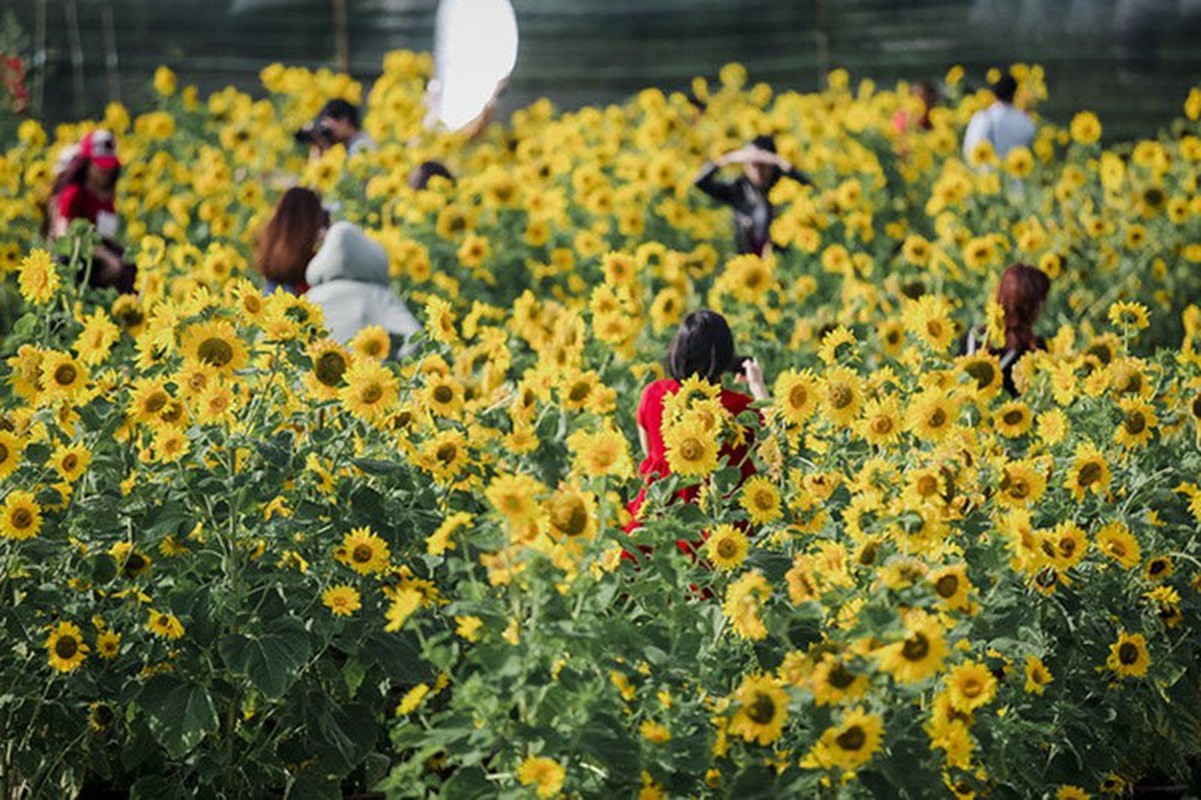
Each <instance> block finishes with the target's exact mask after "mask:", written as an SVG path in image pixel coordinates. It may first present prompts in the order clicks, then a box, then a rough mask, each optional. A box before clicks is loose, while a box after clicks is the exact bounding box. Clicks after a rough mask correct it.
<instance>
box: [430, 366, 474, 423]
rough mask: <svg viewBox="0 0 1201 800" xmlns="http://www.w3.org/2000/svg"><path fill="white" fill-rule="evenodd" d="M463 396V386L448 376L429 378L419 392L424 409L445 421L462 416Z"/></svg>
mask: <svg viewBox="0 0 1201 800" xmlns="http://www.w3.org/2000/svg"><path fill="white" fill-rule="evenodd" d="M465 396H466V390H465V389H464V387H463V384H462V383H460V382H459V381H458V380H457V379H455V378H454V377H452V376H450V375H431V376H429V377H428V379H427V380H426V384H425V388H424V389H423V390H422V392H421V397H422V399H423V400H424V402H425V407H426V408H427V409H429V410H430V411H432V412H433V413H435V414H437V415H438V416H440V417H443V418H446V419H458V418H459V417H460V416H461V415H462V412H463V401H464V399H465Z"/></svg>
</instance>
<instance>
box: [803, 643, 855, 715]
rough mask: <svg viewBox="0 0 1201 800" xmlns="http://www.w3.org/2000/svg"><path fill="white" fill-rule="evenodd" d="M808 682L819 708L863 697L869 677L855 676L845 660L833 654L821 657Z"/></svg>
mask: <svg viewBox="0 0 1201 800" xmlns="http://www.w3.org/2000/svg"><path fill="white" fill-rule="evenodd" d="M807 682H808V685H809V688H810V690H811V691H812V692H813V701H814V702H815V703H817V704H818V705H819V706H831V705H841V704H842V703H844V702H846V701H847V700H849V699H853V698H856V697H861V696H863V695H864V694H865V693H866V692H867V689H868V680H867V675H857V674H855V672H853V671H852V670H851V668H850V667H848V666H847V664H846V661H845V660H844V659H842V658H839V657H838V656H836V655H834V654H833V653H823V654H822V655H821V656H820V658H819V660H818V662H817V664H816V665H814V667H813V671H812V672H811V673H810V674H809V677H808V681H807Z"/></svg>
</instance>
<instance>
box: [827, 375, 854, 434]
mask: <svg viewBox="0 0 1201 800" xmlns="http://www.w3.org/2000/svg"><path fill="white" fill-rule="evenodd" d="M821 399H822V407H823V409H824V411H825V414H826V416H827V417H829V418H830V420H831V421H832V422H834V423H836V424H839V425H850V424H851V423H852V422H853V421H854V420H855V418H856V417H857V416H859V410H860V408H861V407H862V405H863V383H862V381H861V380H860V378H859V376H858V375H856V374H855V373H854V372H852V371H851V370H849V369H847V368H846V367H835V368H834V369H830V370H827V371H826V374H825V375H824V376H822V379H821Z"/></svg>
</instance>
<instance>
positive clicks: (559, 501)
mask: <svg viewBox="0 0 1201 800" xmlns="http://www.w3.org/2000/svg"><path fill="white" fill-rule="evenodd" d="M551 522H552V523H553V524H554V526H555V528H557V529H558V530H561V531H562V532H563V533H565V534H567V535H568V536H579V535H580V534H581V533H583V532H584V530H585V529H586V528H587V527H588V509H587V508H585V507H584V501H583V500H581V499H580V498H579V497H576V496H575V495H562V496H560V497H557V498H556V499H555V501H554V503H553V504H552V505H551Z"/></svg>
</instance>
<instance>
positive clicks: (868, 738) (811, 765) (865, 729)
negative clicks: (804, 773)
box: [801, 707, 884, 773]
mask: <svg viewBox="0 0 1201 800" xmlns="http://www.w3.org/2000/svg"><path fill="white" fill-rule="evenodd" d="M883 735H884V720H882V719H881V718H880V716H879V715H878V714H868V713H867V712H866V711H864V710H863V708H862V707H855V708H851V709H848V710H847V711H845V712H843V714H842V717H841V719H840V720H839V722H838V724H837V725H833V726H831V727H829V728H827V729H826V730H825V732H824V733H822V735H821V738H820V739H818V740H817V743H816V744H814V745H813V747H812V748H811V749H810V750H809V752H808V753H806V754H805V756H804V757H803V758H801V766H802V767H804V768H806V769H826V770H829V769H834V768H835V767H837V768H838V769H840V770H842V771H843V772H848V773H853V772H855V771H856V770H858V769H859V768H860V767H862V766H863V765H864V764H866V763H867V762H869V761H871V759H872V756H873V755H875V753H876V751H877V750H879V749H880V740H881V739H882V738H883Z"/></svg>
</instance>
